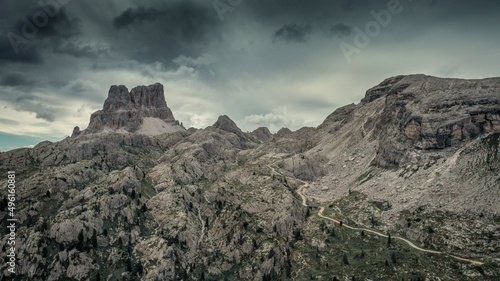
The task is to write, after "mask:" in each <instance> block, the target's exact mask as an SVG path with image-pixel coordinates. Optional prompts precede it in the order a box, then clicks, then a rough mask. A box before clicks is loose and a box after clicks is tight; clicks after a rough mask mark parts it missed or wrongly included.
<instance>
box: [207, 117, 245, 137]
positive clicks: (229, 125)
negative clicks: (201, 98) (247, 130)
mask: <svg viewBox="0 0 500 281" xmlns="http://www.w3.org/2000/svg"><path fill="white" fill-rule="evenodd" d="M212 127H214V128H217V129H221V130H223V131H226V132H231V133H234V134H236V135H237V136H239V137H243V132H242V131H241V129H240V128H238V126H237V125H236V123H234V121H233V120H231V118H229V117H228V116H227V115H221V116H219V118H218V119H217V122H215V124H213V125H212Z"/></svg>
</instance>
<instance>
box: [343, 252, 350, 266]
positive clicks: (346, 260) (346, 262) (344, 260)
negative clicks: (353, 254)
mask: <svg viewBox="0 0 500 281" xmlns="http://www.w3.org/2000/svg"><path fill="white" fill-rule="evenodd" d="M342 261H343V262H344V264H345V265H349V259H347V254H344V256H343V257H342Z"/></svg>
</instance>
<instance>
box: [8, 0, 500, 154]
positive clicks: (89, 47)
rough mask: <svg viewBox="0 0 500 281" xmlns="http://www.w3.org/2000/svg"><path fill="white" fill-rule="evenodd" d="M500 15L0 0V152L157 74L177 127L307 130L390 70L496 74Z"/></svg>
mask: <svg viewBox="0 0 500 281" xmlns="http://www.w3.org/2000/svg"><path fill="white" fill-rule="evenodd" d="M499 15H500V1H499V0H476V1H451V0H420V1H418V0H400V1H398V0H384V1H373V0H372V1H368V0H340V1H332V0H308V1H305V0H302V1H299V0H273V1H268V0H267V1H266V0H170V1H164V0H163V1H159V0H158V1H155V0H141V1H138V0H119V1H118V0H109V1H106V0H100V1H96V0H94V1H90V0H89V1H75V0H39V1H28V0H20V1H2V3H1V4H0V151H7V150H10V149H13V148H17V147H24V146H32V145H36V144H37V143H38V142H41V141H44V140H50V141H58V140H61V139H63V138H65V137H67V136H68V135H70V134H71V132H72V130H73V127H75V126H79V127H80V128H82V129H84V128H86V127H87V125H88V122H89V118H90V114H91V113H93V112H95V111H97V110H99V109H102V105H103V103H104V100H105V99H106V97H107V94H108V90H109V88H110V86H111V85H125V86H127V87H128V88H129V89H131V88H133V87H135V86H137V85H150V84H154V83H156V82H159V83H162V84H163V85H164V88H165V98H166V101H167V105H168V106H169V107H170V108H171V109H172V111H173V113H174V116H175V118H176V119H178V120H179V121H181V122H183V124H184V126H185V127H196V128H204V127H206V126H209V125H211V124H213V123H214V122H215V121H216V120H217V117H218V116H220V115H223V114H226V115H228V116H229V117H230V118H231V119H233V120H234V121H235V122H236V124H237V125H238V126H239V127H240V128H241V129H242V130H244V131H253V130H254V129H256V128H257V127H261V126H266V127H268V128H270V130H271V131H272V132H276V131H277V130H279V129H280V128H282V127H288V128H290V129H292V130H296V129H299V128H301V127H303V126H312V127H315V126H318V125H320V124H321V122H322V121H323V120H324V119H325V118H326V117H327V116H328V115H329V114H330V113H332V112H333V111H334V110H335V109H336V108H338V107H341V106H343V105H347V104H350V103H358V102H359V101H360V100H361V99H362V98H363V97H364V94H365V92H366V90H367V89H369V88H370V87H373V86H375V85H377V84H379V83H380V82H381V81H383V80H384V79H385V78H388V77H391V76H395V75H400V74H417V73H423V74H427V75H433V76H438V77H454V78H470V79H472V78H474V79H476V78H486V77H498V76H500V75H499V70H500V48H499V47H498V46H500V36H498V33H499V31H500V17H499Z"/></svg>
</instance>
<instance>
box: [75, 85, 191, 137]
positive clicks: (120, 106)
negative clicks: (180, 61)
mask: <svg viewBox="0 0 500 281" xmlns="http://www.w3.org/2000/svg"><path fill="white" fill-rule="evenodd" d="M182 130H185V129H184V128H183V127H182V126H181V125H180V124H179V122H178V121H177V120H175V118H174V115H173V114H172V111H171V110H170V108H168V107H167V103H166V101H165V95H164V90H163V85H161V84H159V83H157V84H153V85H150V86H137V87H135V88H133V89H132V90H131V91H130V92H129V91H128V89H127V87H125V86H111V88H110V89H109V94H108V98H107V99H106V101H105V102H104V106H103V109H102V110H99V111H97V112H95V113H93V114H92V116H91V117H90V123H89V126H88V127H87V129H85V130H84V131H83V132H82V133H81V134H94V133H98V132H106V131H108V132H109V131H113V132H128V133H140V134H145V135H159V134H163V133H171V132H176V131H182ZM78 135H80V132H79V129H78V130H77V129H76V128H75V130H74V132H73V137H76V136H78Z"/></svg>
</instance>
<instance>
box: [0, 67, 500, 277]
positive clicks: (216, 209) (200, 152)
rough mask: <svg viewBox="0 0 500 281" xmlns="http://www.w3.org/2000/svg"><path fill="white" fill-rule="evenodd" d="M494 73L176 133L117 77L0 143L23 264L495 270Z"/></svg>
mask: <svg viewBox="0 0 500 281" xmlns="http://www.w3.org/2000/svg"><path fill="white" fill-rule="evenodd" d="M499 85H500V79H498V78H496V79H484V80H458V79H440V78H435V77H428V76H424V75H410V76H397V77H393V78H389V79H387V80H385V81H384V82H382V83H381V84H380V85H378V86H376V87H374V88H372V89H370V90H368V91H367V93H366V96H365V98H364V99H363V100H362V102H361V103H359V104H351V105H348V106H345V107H342V108H339V109H337V110H335V111H334V112H333V113H332V114H331V115H330V116H328V117H327V118H326V119H325V121H324V122H323V124H321V125H320V126H318V127H317V128H302V129H300V130H297V131H294V132H292V131H291V130H289V129H286V128H283V129H281V130H280V131H279V132H278V133H277V134H274V135H273V134H271V133H270V132H269V130H268V129H267V128H259V129H257V130H255V131H254V132H252V133H244V132H242V131H241V130H240V129H239V128H238V126H237V125H236V124H235V123H234V122H233V121H232V120H231V119H230V118H229V117H228V116H221V117H219V119H218V120H217V121H216V122H215V123H214V124H213V125H212V126H209V127H207V128H205V129H199V130H196V129H190V130H184V129H183V128H182V126H180V125H178V123H177V121H175V119H174V117H173V115H172V112H171V111H170V109H169V108H168V107H167V104H166V102H165V97H164V93H163V87H162V86H161V85H159V84H155V85H151V86H148V87H145V86H140V87H136V88H134V89H132V90H131V91H130V92H129V91H128V90H127V89H126V88H125V87H124V86H113V87H111V90H110V92H109V96H108V98H107V99H106V101H105V103H104V106H103V109H102V110H100V111H97V112H96V113H94V114H93V115H92V117H91V121H90V124H89V127H88V128H87V129H86V130H84V131H80V130H79V129H77V128H75V130H74V134H73V137H72V138H66V139H65V140H63V141H60V142H56V143H51V142H43V143H40V144H38V145H37V146H35V147H34V148H24V149H18V150H13V151H9V152H6V153H2V154H0V174H6V173H7V171H10V170H15V171H16V175H17V177H16V179H17V197H16V202H17V205H16V214H17V218H18V223H19V224H18V231H17V234H18V236H17V239H18V240H17V242H16V243H19V245H21V246H20V247H19V248H18V250H17V254H18V255H19V264H18V268H17V270H18V279H19V280H99V279H100V280H203V279H205V280H224V279H228V280H259V281H260V280H277V279H281V280H293V279H297V280H299V279H301V280H312V279H323V280H327V279H331V278H332V276H334V277H336V278H337V279H339V280H348V279H351V277H353V276H358V277H360V276H359V274H360V272H361V276H362V277H365V278H370V279H373V280H375V279H383V280H392V279H394V276H397V279H403V278H404V279H405V280H411V279H413V280H415V279H417V280H418V279H422V280H425V279H426V278H427V279H429V280H438V279H437V278H440V279H441V280H446V279H453V280H498V277H499V276H500V272H499V271H498V268H500V267H499V264H498V259H499V258H500V256H499V251H498V249H499V247H500V227H499V225H500V178H499V174H500V128H499V118H498V116H499V109H500V106H499V96H500V92H499V87H500V86H499ZM269 167H272V169H271V168H269ZM273 171H274V172H273ZM294 178H300V179H302V180H305V181H308V182H309V183H308V184H306V185H304V186H302V185H303V182H300V181H298V180H296V179H294ZM6 184H7V183H6V179H5V178H1V179H0V185H2V186H5V185H6ZM300 187H302V189H301V190H302V193H303V194H305V195H306V196H307V198H308V204H309V205H310V206H311V205H313V206H320V205H323V206H325V207H326V208H325V214H326V215H327V216H329V217H332V218H336V219H339V220H343V221H344V222H347V223H348V224H349V225H356V226H359V227H369V228H372V229H375V230H377V231H379V232H382V233H391V234H392V235H394V236H403V237H406V238H409V239H411V240H413V241H414V243H416V244H417V245H418V246H420V247H423V248H426V249H434V250H436V249H438V250H440V251H444V252H446V253H450V254H454V255H460V256H462V257H469V258H474V259H477V260H479V259H480V260H481V261H483V262H485V264H484V265H482V266H481V267H480V269H478V268H479V267H477V266H476V265H471V264H470V263H468V262H466V261H459V260H458V261H457V260H455V259H451V258H449V256H446V255H426V254H422V253H420V252H415V250H411V251H410V250H409V249H410V248H408V247H407V246H405V245H403V244H400V243H398V242H393V244H392V245H391V246H388V243H387V241H386V240H385V238H384V239H382V238H380V237H378V236H374V235H371V234H370V233H368V232H366V233H364V235H362V234H361V233H360V232H359V231H352V230H350V229H347V228H345V227H339V226H338V225H336V224H333V223H332V222H330V221H326V220H321V219H320V218H319V217H318V216H315V215H314V214H313V213H312V212H315V211H316V210H315V209H312V208H305V207H303V206H302V205H301V202H302V199H301V197H300V196H299V195H298V193H297V191H298V188H300ZM4 198H5V197H4V196H3V195H2V198H0V199H2V200H0V218H5V216H6V214H7V213H6V210H7V209H6V208H5V204H4V201H5V200H6V199H5V200H3V199H4ZM1 227H2V228H4V227H5V220H4V219H2V220H1ZM6 242H7V240H6V238H5V237H3V238H2V240H0V248H2V249H5V248H6V247H7V244H6ZM2 252H3V251H2ZM368 261H369V262H368ZM387 264H389V265H390V266H388V265H387ZM1 269H2V274H3V275H2V276H4V275H5V273H6V270H4V269H5V264H2V268H1ZM356 279H358V278H356Z"/></svg>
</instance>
